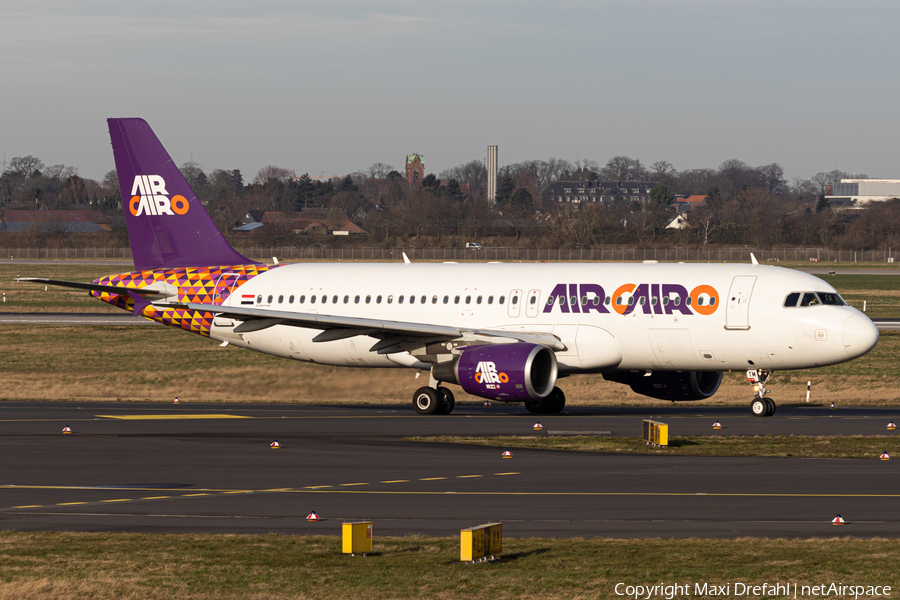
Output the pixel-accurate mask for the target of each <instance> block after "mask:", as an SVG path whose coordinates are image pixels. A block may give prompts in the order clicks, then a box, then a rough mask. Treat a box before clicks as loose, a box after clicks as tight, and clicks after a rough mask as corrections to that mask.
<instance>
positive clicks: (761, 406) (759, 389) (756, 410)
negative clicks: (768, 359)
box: [747, 369, 777, 417]
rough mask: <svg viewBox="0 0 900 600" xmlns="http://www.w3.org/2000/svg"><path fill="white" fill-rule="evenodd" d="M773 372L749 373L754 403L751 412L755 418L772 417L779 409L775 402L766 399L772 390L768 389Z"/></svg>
mask: <svg viewBox="0 0 900 600" xmlns="http://www.w3.org/2000/svg"><path fill="white" fill-rule="evenodd" d="M771 376H772V371H770V370H769V369H750V370H749V371H747V381H749V382H750V383H752V384H753V401H752V402H751V403H750V412H752V413H753V416H755V417H771V416H772V415H774V414H775V410H776V409H777V407H776V406H775V402H774V401H773V400H771V399H769V398H766V394H768V393H769V391H770V390H768V389H766V384H767V383H768V382H769V377H771Z"/></svg>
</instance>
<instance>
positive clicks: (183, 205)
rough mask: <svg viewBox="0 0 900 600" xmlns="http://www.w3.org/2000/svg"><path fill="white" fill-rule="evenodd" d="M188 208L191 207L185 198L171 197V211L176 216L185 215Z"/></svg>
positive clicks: (179, 196) (180, 196)
mask: <svg viewBox="0 0 900 600" xmlns="http://www.w3.org/2000/svg"><path fill="white" fill-rule="evenodd" d="M190 207H191V205H190V204H188V201H187V198H185V197H184V196H182V195H180V194H179V195H178V196H172V210H173V211H174V212H175V214H176V215H183V214H185V213H186V212H187V211H188V209H189V208H190Z"/></svg>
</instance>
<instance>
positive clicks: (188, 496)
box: [182, 494, 212, 498]
mask: <svg viewBox="0 0 900 600" xmlns="http://www.w3.org/2000/svg"><path fill="white" fill-rule="evenodd" d="M211 495H212V494H183V495H182V497H183V498H190V497H192V496H211Z"/></svg>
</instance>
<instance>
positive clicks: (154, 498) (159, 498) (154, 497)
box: [141, 496, 172, 500]
mask: <svg viewBox="0 0 900 600" xmlns="http://www.w3.org/2000/svg"><path fill="white" fill-rule="evenodd" d="M171 497H172V496H147V497H146V498H141V500H162V499H163V498H171Z"/></svg>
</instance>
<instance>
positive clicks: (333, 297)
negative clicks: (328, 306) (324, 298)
mask: <svg viewBox="0 0 900 600" xmlns="http://www.w3.org/2000/svg"><path fill="white" fill-rule="evenodd" d="M331 302H332V304H337V296H332V297H331Z"/></svg>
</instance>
